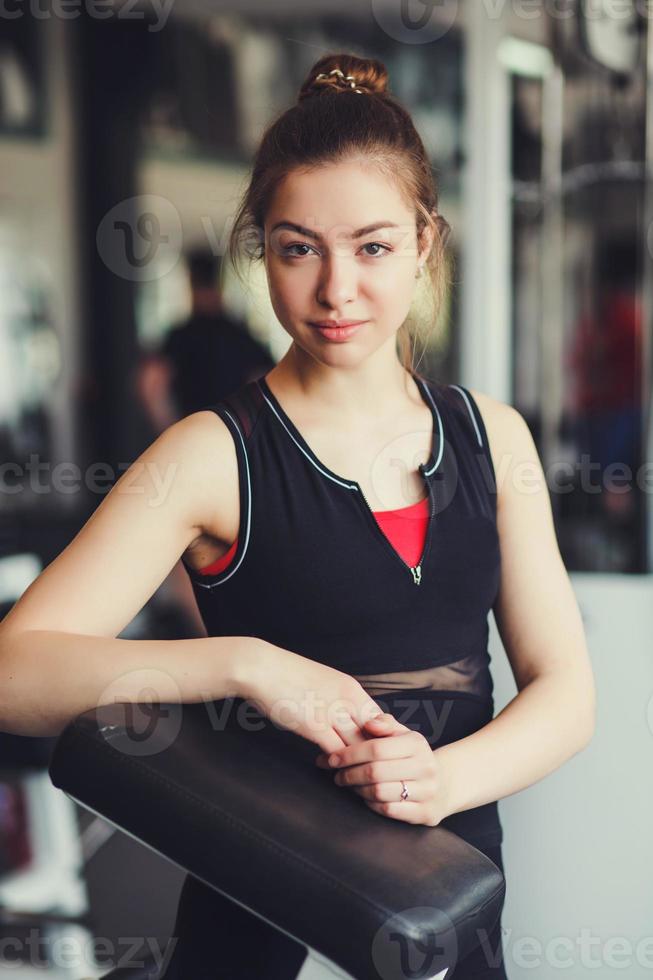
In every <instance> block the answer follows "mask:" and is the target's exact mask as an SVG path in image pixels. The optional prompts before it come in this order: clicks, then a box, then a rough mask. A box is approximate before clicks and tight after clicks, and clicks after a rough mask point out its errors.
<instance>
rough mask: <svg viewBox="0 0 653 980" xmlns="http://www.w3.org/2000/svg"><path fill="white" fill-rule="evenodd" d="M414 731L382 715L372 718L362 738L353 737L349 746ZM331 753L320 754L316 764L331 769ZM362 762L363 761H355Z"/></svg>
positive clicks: (391, 716)
mask: <svg viewBox="0 0 653 980" xmlns="http://www.w3.org/2000/svg"><path fill="white" fill-rule="evenodd" d="M410 731H412V729H410V728H407V727H406V725H402V724H401V722H399V721H397V719H396V718H395V717H394V716H393V715H391V714H388V713H387V712H385V713H383V712H382V713H381V715H379V716H378V717H376V718H370V719H368V720H367V721H366V722H365V727H364V728H363V729H362V736H361V737H353V738H352V739H351V741H350V742H348V743H347V744H349V745H352V744H354V743H355V742H363V741H366V742H369V741H370V739H372V738H383V737H388V736H390V735H397V734H399V733H402V732H410ZM334 751H335V750H334ZM328 758H329V753H328V752H327V753H320V754H319V755H318V756H317V757H316V759H315V764H316V765H317V766H319V767H320V768H321V769H330V768H331V766H330V765H329V761H328ZM354 761H362V759H359V760H354ZM343 764H344V765H348V764H349V763H348V762H344V763H343Z"/></svg>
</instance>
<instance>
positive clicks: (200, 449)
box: [166, 408, 238, 539]
mask: <svg viewBox="0 0 653 980" xmlns="http://www.w3.org/2000/svg"><path fill="white" fill-rule="evenodd" d="M166 434H167V442H168V443H169V445H174V446H175V448H176V449H177V460H178V462H179V463H180V464H181V466H182V469H183V471H184V472H185V473H186V486H187V488H188V494H189V498H190V500H189V502H190V503H191V505H192V508H193V513H194V516H195V518H196V524H197V526H198V527H200V528H201V529H202V534H205V533H206V534H209V535H210V536H211V537H216V538H219V539H223V538H226V539H230V537H229V536H230V535H233V528H234V526H237V522H238V512H237V509H238V458H237V454H236V444H235V441H234V436H233V434H232V432H231V431H230V429H229V426H228V425H227V423H226V421H225V420H224V418H223V417H222V416H221V415H220V414H219V413H218V412H216V411H213V410H212V409H210V408H207V409H201V410H200V411H197V412H192V413H191V414H190V415H187V416H185V417H184V418H183V419H181V420H180V421H178V422H176V423H174V425H172V426H170V428H169V429H168V430H166ZM200 537H201V535H200Z"/></svg>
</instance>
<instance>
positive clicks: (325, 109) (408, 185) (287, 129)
mask: <svg viewBox="0 0 653 980" xmlns="http://www.w3.org/2000/svg"><path fill="white" fill-rule="evenodd" d="M318 76H319V77H318ZM347 76H350V77H347ZM352 157H354V158H357V157H358V158H363V157H364V158H369V159H370V160H371V162H372V165H373V166H374V167H375V168H376V169H377V170H378V171H379V172H380V173H381V174H382V175H383V176H385V177H387V178H392V179H393V180H394V181H395V183H396V184H397V186H398V188H399V191H400V193H401V194H402V196H403V198H404V200H405V201H406V202H407V204H408V206H409V207H411V208H414V210H415V222H416V231H417V241H418V243H419V241H420V238H419V236H420V234H421V232H422V230H423V229H424V227H425V226H426V225H427V224H428V225H430V226H431V227H432V228H433V230H434V237H433V246H432V248H431V251H430V253H429V255H428V257H427V259H426V262H425V264H424V269H423V273H424V274H425V279H424V281H425V282H426V283H427V284H428V285H429V286H430V288H429V289H428V290H426V292H427V293H428V297H427V299H428V301H429V302H428V304H427V308H428V310H429V314H428V321H429V322H430V323H434V322H435V321H436V319H437V317H438V316H439V314H440V312H441V308H442V306H443V304H444V302H445V300H446V296H447V288H448V279H447V256H446V255H445V251H444V248H445V244H446V240H447V238H448V236H449V232H450V230H451V229H450V227H449V224H448V222H447V221H446V220H445V219H444V218H443V217H442V216H441V215H438V214H437V203H438V192H437V188H436V184H435V180H434V177H433V174H432V171H431V166H430V163H429V160H428V157H427V155H426V151H425V149H424V145H423V143H422V140H421V139H420V137H419V135H418V133H417V130H416V129H415V126H414V125H413V121H412V119H411V117H410V115H409V113H408V112H407V111H406V110H405V109H404V108H403V106H401V105H400V104H399V103H398V102H397V101H396V100H395V99H394V98H393V97H392V96H391V95H390V94H389V92H388V73H387V71H386V68H385V66H384V65H383V63H382V62H381V61H377V60H376V59H375V58H359V57H357V56H355V55H352V54H346V53H338V54H330V55H325V56H324V57H322V58H320V59H319V60H318V61H316V62H315V64H314V65H313V67H312V68H311V70H310V71H309V73H308V75H307V77H306V79H305V81H304V82H303V84H302V86H301V88H300V90H299V95H298V99H297V102H296V104H295V105H293V106H292V107H291V108H290V109H287V110H286V111H285V112H283V113H282V114H281V115H280V116H279V117H278V118H277V119H276V120H275V121H273V122H272V123H271V124H270V125H269V126H268V128H267V129H266V131H265V133H264V134H263V137H262V139H261V143H260V145H259V148H258V151H257V153H256V155H255V158H254V164H253V167H252V170H251V176H250V180H249V184H248V186H247V188H246V190H245V192H244V194H243V197H242V200H241V202H240V204H239V206H238V209H237V211H236V216H235V219H234V224H233V227H232V230H231V234H230V238H229V245H228V254H229V258H230V260H231V262H232V265H233V266H234V268H235V269H236V272H237V274H239V273H238V265H237V259H238V256H239V254H240V251H241V246H244V249H245V251H246V253H247V254H248V256H249V258H250V259H261V258H262V257H263V255H264V245H265V238H264V220H265V215H266V212H267V209H268V207H269V204H270V202H271V200H272V197H273V195H274V192H275V189H276V187H277V185H278V184H279V182H280V181H281V180H282V179H283V178H284V177H285V176H286V175H287V174H288V173H289V172H290V171H292V170H294V169H296V168H297V169H303V170H307V169H310V168H312V167H315V166H319V165H321V164H325V163H338V162H343V161H345V160H349V159H351V158H352ZM419 333H420V328H419V324H418V323H413V322H412V318H411V316H410V314H409V315H408V316H407V317H406V320H405V321H404V323H402V325H401V327H400V328H399V331H398V333H397V353H398V355H399V358H400V360H401V363H402V365H403V366H404V367H405V368H406V370H409V371H410V370H412V369H413V361H414V355H415V347H416V344H415V340H416V339H417V337H418V335H419Z"/></svg>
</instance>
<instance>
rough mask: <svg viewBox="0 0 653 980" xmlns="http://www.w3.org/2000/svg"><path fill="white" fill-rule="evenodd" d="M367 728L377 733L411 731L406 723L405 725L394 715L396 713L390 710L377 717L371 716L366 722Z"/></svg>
mask: <svg viewBox="0 0 653 980" xmlns="http://www.w3.org/2000/svg"><path fill="white" fill-rule="evenodd" d="M365 730H366V731H368V732H373V733H374V734H375V735H377V734H378V735H379V736H381V735H384V734H392V733H393V732H397V731H399V732H409V731H411V729H410V728H408V727H407V726H406V725H403V724H402V723H401V722H400V721H397V719H396V718H395V717H394V715H391V714H389V713H388V712H386V713H384V714H382V715H379V716H378V717H377V718H370V719H369V720H368V721H366V722H365Z"/></svg>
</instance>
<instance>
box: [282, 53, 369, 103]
mask: <svg viewBox="0 0 653 980" xmlns="http://www.w3.org/2000/svg"><path fill="white" fill-rule="evenodd" d="M387 90H388V72H387V69H386V67H385V65H384V64H383V62H381V61H377V59H376V58H357V57H356V56H355V55H351V54H345V53H343V54H329V55H325V56H324V57H323V58H320V59H319V61H316V62H315V64H314V65H313V67H312V68H311V70H310V71H309V73H308V75H307V76H306V79H305V80H304V83H303V84H302V87H301V88H300V90H299V96H298V98H297V101H298V102H301V101H302V99H305V98H307V97H309V96H313V95H319V94H321V93H322V92H325V91H336V92H355V91H359V92H362V93H363V94H366V93H367V94H368V95H370V94H371V95H384V94H385V93H386V92H387Z"/></svg>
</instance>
